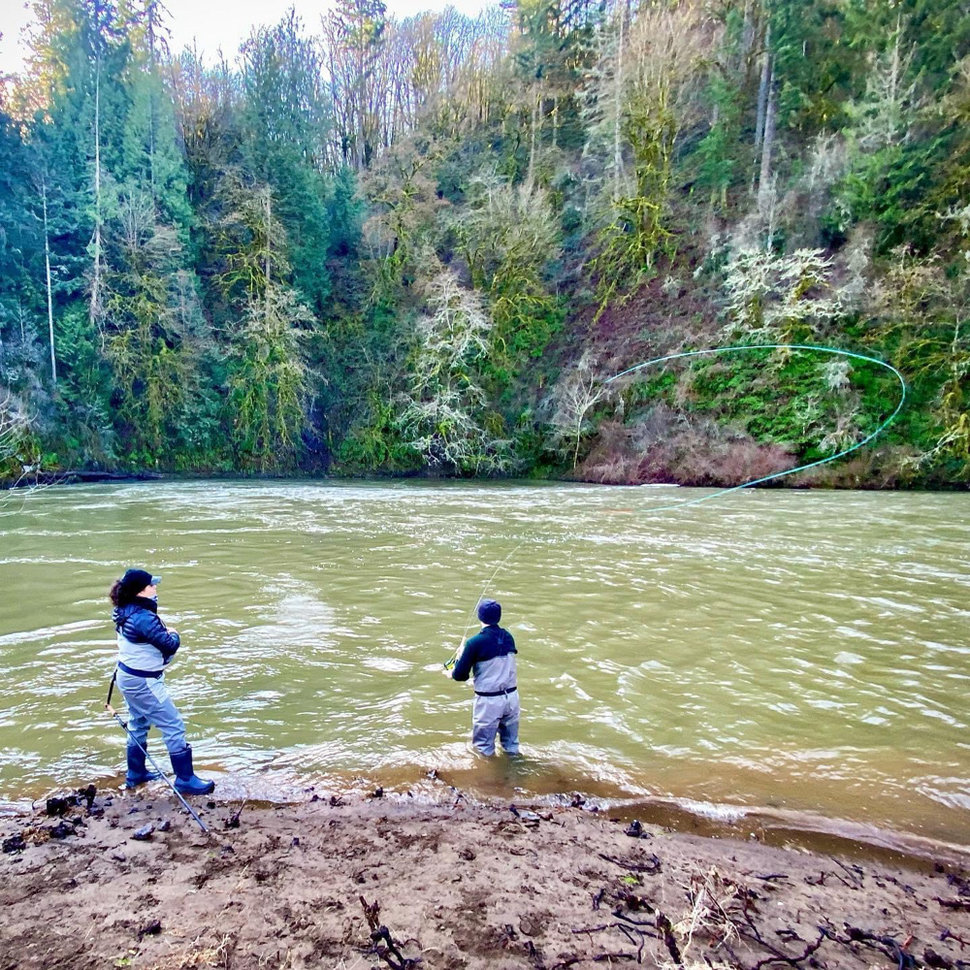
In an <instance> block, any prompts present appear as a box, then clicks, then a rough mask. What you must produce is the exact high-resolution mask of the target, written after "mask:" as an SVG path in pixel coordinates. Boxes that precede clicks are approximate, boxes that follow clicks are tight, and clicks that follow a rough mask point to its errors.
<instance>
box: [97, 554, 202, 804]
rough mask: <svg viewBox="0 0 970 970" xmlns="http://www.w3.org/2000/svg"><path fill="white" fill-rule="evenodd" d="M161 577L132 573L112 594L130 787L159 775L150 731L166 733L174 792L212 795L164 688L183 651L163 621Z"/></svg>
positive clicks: (126, 777) (121, 580)
mask: <svg viewBox="0 0 970 970" xmlns="http://www.w3.org/2000/svg"><path fill="white" fill-rule="evenodd" d="M160 582H161V577H160V576H152V574H151V573H150V572H148V571H147V570H144V569H129V570H128V571H127V572H126V573H125V574H124V576H122V577H121V579H119V580H116V581H115V583H114V585H113V586H112V587H111V592H110V593H109V594H108V596H109V599H110V600H111V602H112V603H113V604H114V607H115V608H114V610H113V611H112V614H111V615H112V619H113V620H114V623H115V629H116V630H117V631H118V669H117V671H116V672H115V676H116V677H117V683H118V687H119V688H120V689H121V693H122V694H124V697H125V702H126V703H127V704H128V715H129V716H128V752H127V755H128V773H127V775H126V776H125V787H127V788H135V787H136V786H138V785H140V784H142V783H144V782H146V781H154V780H155V779H156V778H158V777H159V776H158V775H157V774H155V772H153V771H149V770H148V769H147V768H146V767H145V758H146V754H147V745H148V729H149V728H150V727H151V726H152V725H154V726H155V727H157V728H158V729H159V731H161V732H162V740H163V741H164V742H165V747H166V748H167V749H168V754H169V757H170V758H171V760H172V768H173V769H174V771H175V788H176V790H177V791H179V792H182V793H183V794H185V795H207V794H208V793H209V792H211V791H212V790H213V789H214V788H215V787H216V786H215V782H212V781H203V780H202V779H201V778H199V777H198V776H197V775H196V774H195V771H194V770H193V767H192V748H191V747H190V746H189V744H188V742H187V741H186V740H185V724H184V723H183V721H182V717H181V715H180V714H179V712H178V710H177V708H176V707H175V704H174V702H173V701H172V698H171V697H170V696H169V693H168V688H167V687H166V685H165V667H166V666H167V665H168V664H169V663H171V661H172V658H173V657H174V656H175V654H176V651H177V650H178V649H179V647H180V646H181V642H182V641H181V639H180V637H179V635H178V633H177V632H176V631H175V630H169V629H167V628H166V626H165V624H164V623H163V622H162V621H161V619H159V616H158V588H157V587H158V584H159V583H160Z"/></svg>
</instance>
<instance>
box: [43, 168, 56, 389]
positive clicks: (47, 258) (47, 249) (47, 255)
mask: <svg viewBox="0 0 970 970" xmlns="http://www.w3.org/2000/svg"><path fill="white" fill-rule="evenodd" d="M40 185H41V202H42V204H43V207H44V265H45V268H46V271H47V330H48V334H49V336H50V344H51V381H52V382H53V383H54V384H56V383H57V357H56V356H55V354H54V299H53V293H52V292H51V244H50V232H49V231H48V227H47V180H46V179H44V180H43V181H42V182H41V183H40Z"/></svg>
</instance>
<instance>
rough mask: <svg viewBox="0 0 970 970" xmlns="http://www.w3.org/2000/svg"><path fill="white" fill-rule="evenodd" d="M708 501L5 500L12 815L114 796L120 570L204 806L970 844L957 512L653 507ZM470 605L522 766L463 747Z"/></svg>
mask: <svg viewBox="0 0 970 970" xmlns="http://www.w3.org/2000/svg"><path fill="white" fill-rule="evenodd" d="M703 494H705V493H703V492H700V491H697V490H690V489H677V488H649V487H648V488H631V489H619V488H607V487H596V486H579V485H547V484H522V483H513V484H507V483H503V484H464V483H446V484H441V483H426V482H415V483H410V482H409V483H385V482H380V483H359V482H358V483H330V482H323V483H318V482H306V483H302V482H301V483H292V482H279V483H277V482H272V483H250V482H188V483H186V482H161V483H145V484H124V485H107V486H84V487H79V486H74V487H58V488H50V489H46V490H38V491H34V492H29V493H27V492H17V493H13V492H10V493H0V698H2V701H0V803H5V804H6V805H7V806H8V807H10V806H12V805H17V806H20V805H22V804H23V803H24V802H25V801H30V800H31V799H33V798H36V797H38V796H40V795H42V794H44V793H45V792H49V791H51V790H52V789H54V788H58V789H63V788H65V787H67V786H75V785H81V784H87V783H88V782H90V781H94V782H95V783H97V784H98V785H99V786H107V785H117V784H118V783H119V781H120V778H121V771H122V760H123V749H124V735H123V733H122V731H121V729H120V727H119V726H118V725H117V723H116V722H114V721H113V720H112V719H111V718H110V717H109V716H108V715H107V714H105V713H104V710H103V704H104V700H105V696H106V692H107V686H108V680H109V678H110V675H111V670H112V667H113V656H114V649H115V648H114V631H113V628H112V626H111V624H110V621H109V605H108V603H107V599H106V593H107V589H108V587H109V586H110V584H111V582H112V580H113V579H114V578H115V577H117V576H118V575H120V574H121V572H122V571H123V570H124V569H125V568H126V567H127V566H129V565H135V566H144V567H145V568H148V569H151V570H153V571H155V572H160V573H161V574H162V575H163V577H164V579H163V583H162V585H161V588H160V598H159V604H160V609H159V612H160V614H161V615H162V616H163V618H164V619H165V620H166V622H167V623H168V624H169V625H170V626H172V627H174V628H176V629H178V631H179V632H180V633H181V635H182V639H183V646H182V649H181V651H180V652H179V654H178V657H177V658H176V661H175V662H174V663H173V665H172V667H171V668H170V672H169V673H168V674H167V676H166V680H167V682H168V684H169V688H170V690H171V692H172V694H173V696H174V698H175V700H176V703H177V704H178V705H179V707H180V709H181V711H182V713H183V714H184V715H185V717H186V720H187V722H188V731H189V737H190V740H191V741H192V742H193V746H194V748H195V753H196V767H197V769H199V771H200V774H204V775H207V776H209V777H213V778H214V779H215V780H216V781H217V783H218V785H219V789H218V792H219V793H221V794H222V795H224V796H227V797H238V798H246V797H248V798H254V799H257V798H258V799H263V798H296V797H306V796H307V794H308V793H309V791H311V790H312V791H313V792H315V793H318V794H320V795H322V796H323V795H329V794H331V793H335V792H336V793H340V792H346V791H349V790H360V791H367V790H370V789H372V788H374V787H376V786H378V785H380V786H383V787H385V788H386V789H387V790H388V791H389V792H396V793H399V794H401V796H402V797H406V796H405V795H404V793H405V792H407V791H410V792H411V794H412V795H414V796H416V797H419V796H424V797H431V798H439V799H440V798H450V797H452V795H453V794H454V790H453V789H452V788H451V787H450V786H456V787H457V788H459V789H461V790H462V791H466V792H469V793H471V794H477V795H492V796H501V797H503V798H510V799H513V798H517V797H518V798H525V797H530V798H546V799H548V800H549V801H550V802H555V801H557V800H560V799H565V800H568V799H569V798H571V797H572V795H573V794H574V793H581V794H582V795H583V796H584V797H586V798H587V799H588V800H589V801H590V802H596V801H597V800H599V801H600V802H601V803H602V804H603V805H606V806H615V805H617V804H626V803H630V804H632V803H636V804H640V803H647V804H653V805H654V806H655V807H656V806H665V807H666V809H667V810H669V811H670V812H674V813H676V812H681V813H685V814H686V816H689V817H691V818H698V819H705V818H707V819H722V820H727V821H732V820H734V821H736V822H737V821H738V820H741V821H740V822H738V824H741V825H742V826H743V825H746V824H748V822H747V821H745V820H746V819H749V818H755V817H758V818H762V819H764V818H776V819H784V820H785V823H786V824H788V825H790V826H792V827H794V828H796V829H797V828H808V829H813V828H814V829H817V830H822V831H831V832H841V833H843V834H845V833H848V834H849V835H852V834H853V833H855V834H859V833H875V832H877V831H878V832H879V833H883V834H885V833H887V832H889V833H903V834H905V835H907V836H915V837H917V838H923V839H930V840H941V841H944V842H949V843H957V844H960V845H964V846H965V845H968V844H970V825H968V821H970V733H968V731H967V722H968V719H970V711H968V703H967V696H968V687H970V624H968V619H970V494H967V493H957V494H927V493H897V492H886V493H875V492H855V493H852V492H827V491H791V490H745V491H740V492H734V493H730V494H727V495H721V496H718V497H717V498H715V499H714V500H713V501H709V502H703V503H701V504H695V505H690V506H688V507H685V508H682V509H673V510H671V509H670V508H669V506H671V505H673V504H676V503H682V502H686V501H690V500H693V499H697V498H698V497H700V496H701V495H703ZM506 559H507V562H505V564H504V565H502V566H501V568H499V569H498V571H497V573H495V575H494V579H492V580H491V582H489V579H490V577H491V576H492V574H493V571H494V570H495V568H496V566H497V565H499V564H500V563H501V562H502V561H503V560H506ZM486 584H488V585H487V593H488V595H490V596H493V597H494V598H496V599H499V600H500V601H501V602H502V603H503V606H504V609H505V615H504V617H503V625H506V626H507V627H508V628H509V629H510V630H511V632H512V633H513V635H514V636H515V638H516V641H517V643H518V646H519V683H520V690H521V698H522V708H523V718H522V740H523V753H524V757H523V758H521V759H520V760H519V761H517V762H515V763H511V764H510V763H508V762H507V761H506V760H505V759H504V758H498V759H495V760H493V761H484V760H481V759H477V758H476V757H475V756H474V755H473V754H472V753H471V751H470V748H469V746H468V733H469V723H470V717H471V690H470V687H469V686H468V685H467V684H457V683H454V682H452V681H450V680H449V679H447V678H446V677H445V676H443V674H442V661H443V660H445V659H446V658H447V657H448V656H449V654H450V653H451V652H452V651H453V649H454V648H455V646H456V645H457V643H458V642H459V640H460V638H461V636H462V634H463V632H465V630H466V626H467V625H468V624H469V623H470V621H471V617H472V614H473V610H474V607H475V604H476V603H477V600H478V597H479V595H480V594H481V593H482V592H483V591H485V587H486ZM470 629H471V630H476V631H477V629H478V627H477V624H475V625H474V626H472V627H471V628H470ZM115 703H116V704H118V706H119V707H120V708H121V709H122V710H123V705H122V704H121V703H120V698H119V696H118V694H117V693H116V694H115ZM153 737H154V738H155V740H154V742H153V744H152V746H151V750H152V751H153V753H155V754H157V755H158V756H159V757H160V758H161V757H162V754H163V748H162V745H161V743H160V740H158V738H157V735H154V734H153ZM164 763H165V765H166V766H167V761H165V762H164ZM751 824H753V823H751ZM880 838H882V836H876V837H875V840H876V841H879V839H880ZM890 841H891V839H890Z"/></svg>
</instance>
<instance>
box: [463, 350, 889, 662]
mask: <svg viewBox="0 0 970 970" xmlns="http://www.w3.org/2000/svg"><path fill="white" fill-rule="evenodd" d="M751 350H788V351H792V350H794V351H807V352H810V353H819V354H834V355H836V356H839V357H851V358H853V359H855V360H862V361H865V362H867V363H869V364H876V365H878V366H879V367H882V368H885V369H886V370H888V371H889V372H890V373H891V374H892V375H893V376H894V377H895V378H896V380H898V381H899V389H900V393H899V401H898V403H897V404H896V407H895V409H894V410H893V412H892V414H890V415H889V417H888V418H886V419H885V420H884V421H883V422H882V424H880V425H879V427H878V428H876V430H875V431H873V432H871V433H870V434H868V435H866V436H865V437H864V438H863V439H862V440H861V441H857V442H856V443H855V444H854V445H852V446H851V447H849V448H845V449H843V450H842V451H839V452H837V453H836V454H834V455H830V456H829V457H828V458H820V459H818V460H817V461H812V462H808V463H806V464H804V465H798V466H797V467H796V468H787V469H785V470H784V471H780V472H774V473H773V474H771V475H765V476H763V477H762V478H753V479H752V480H751V481H749V482H743V483H742V484H741V485H730V486H728V487H726V488H720V489H717V490H716V491H714V492H711V493H710V494H709V495H701V496H698V497H697V498H692V499H688V500H687V501H683V502H674V503H672V504H670V505H661V506H657V507H654V508H652V509H650V511H651V512H668V511H672V510H674V509H684V508H687V507H688V506H691V505H700V503H701V502H710V501H712V500H713V499H716V498H720V497H721V496H722V495H727V494H728V493H729V492H737V491H739V490H740V489H742V488H752V487H754V486H755V485H764V484H765V483H766V482H771V481H774V480H775V479H777V478H784V477H785V476H786V475H794V474H795V473H796V472H803V471H808V469H810V468H817V467H819V466H820V465H826V464H828V463H829V462H831V461H837V460H838V459H839V458H844V457H845V456H846V455H850V454H852V452H854V451H857V450H858V449H859V448H862V447H863V446H865V445H867V444H868V443H869V442H870V441H872V440H873V439H874V438H876V437H878V436H879V435H880V434H882V433H883V431H885V430H886V428H888V427H889V425H890V424H892V423H893V421H895V420H896V417H897V416H898V415H899V412H900V411H902V409H903V405H904V404H905V403H906V381H905V379H904V378H903V375H902V374H901V373H900V372H899V371H898V370H897V369H896V368H895V367H893V365H892V364H889V363H887V362H886V361H884V360H880V359H879V358H878V357H870V356H869V355H867V354H859V353H856V352H855V351H852V350H842V349H841V348H839V347H824V346H820V345H816V344H737V345H732V346H730V347H708V348H705V349H702V350H684V351H681V352H680V353H676V354H664V355H663V356H662V357H653V358H651V359H650V360H645V361H643V362H641V363H639V364H634V365H633V366H632V367H628V368H626V370H622V371H620V373H619V374H614V375H613V376H612V377H608V378H607V379H606V380H605V381H603V384H604V385H606V384H612V383H613V381H618V380H620V378H622V377H627V376H629V375H630V374H633V373H635V372H636V371H641V370H644V369H645V368H647V367H652V366H654V365H656V364H666V363H668V362H669V361H672V360H682V359H685V358H688V357H705V356H707V357H710V356H714V355H716V354H737V353H743V352H745V351H751ZM526 541H527V540H526V539H523V540H521V541H520V542H518V543H516V544H515V546H513V548H512V551H511V552H510V553H509V554H508V555H507V556H506V557H505V558H504V559H503V560H502V561H501V562H500V563H499V564H498V565H497V566H496V567H495V569H494V570H493V572H492V574H491V576H489V578H488V581H487V582H486V583H485V586H484V587H483V588H482V592H481V594H480V595H479V600H481V598H482V597H483V596H484V595H485V592H486V590H488V588H489V587H490V586H491V584H492V580H494V579H495V577H496V576H497V575H498V572H499V570H500V569H502V567H503V566H505V564H506V563H507V562H508V561H509V560H510V559H511V558H512V557H513V556H514V555H515V554H516V552H518V550H519V549H521V548H522V546H523V545H524V544H525V542H526ZM474 609H475V608H474V607H472V610H471V611H470V612H469V614H468V619H467V620H466V623H465V629H464V632H463V633H462V635H461V640H460V642H459V644H458V647H457V648H456V649H455V651H454V653H453V654H452V656H451V657H450V658H449V659H448V660H446V661H445V663H444V668H445V670H451V668H452V667H454V666H455V664H456V663H457V661H458V656H459V654H460V653H461V649H462V647H463V646H464V643H465V637H466V636H467V635H468V628H469V626H470V625H471V617H472V615H473V612H474Z"/></svg>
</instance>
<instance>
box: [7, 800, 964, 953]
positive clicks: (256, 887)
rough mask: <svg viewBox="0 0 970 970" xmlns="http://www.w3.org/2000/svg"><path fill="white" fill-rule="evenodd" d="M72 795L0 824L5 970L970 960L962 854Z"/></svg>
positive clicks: (402, 807)
mask: <svg viewBox="0 0 970 970" xmlns="http://www.w3.org/2000/svg"><path fill="white" fill-rule="evenodd" d="M70 801H77V802H78V804H74V805H72V804H66V805H65V804H54V805H52V806H50V808H51V810H52V811H53V812H55V814H53V815H49V814H47V812H46V811H45V810H44V809H43V808H41V809H40V810H39V811H38V812H36V813H34V814H32V815H30V816H24V815H21V816H16V817H7V818H4V819H0V835H2V838H3V843H4V845H3V848H4V852H3V855H2V856H0V970H12V968H18V970H19V968H42V967H43V968H59V967H64V968H68V967H69V968H71V970H86V968H105V967H107V968H111V967H129V966H130V967H137V968H158V970H162V968H165V970H176V968H190V967H191V968H195V967H225V968H239V970H249V968H252V970H256V968H266V967H273V968H282V967H290V968H300V967H357V968H362V970H363V968H367V967H394V968H399V970H403V968H406V967H407V968H410V967H417V966H419V965H420V966H421V967H424V968H448V970H451V968H455V970H457V968H486V967H487V968H515V967H526V968H533V970H541V968H544V970H553V968H566V967H577V968H584V967H588V968H592V967H602V966H612V965H617V964H622V965H625V966H633V965H636V964H637V963H642V964H645V965H647V966H658V965H659V966H669V967H675V966H678V965H681V966H687V967H690V966H697V967H706V966H715V967H737V968H742V967H743V968H746V970H754V968H757V970H761V968H768V967H797V968H809V967H815V968H844V970H854V968H863V967H886V968H891V967H900V968H904V967H922V966H928V967H943V968H963V967H970V882H968V878H967V871H966V869H965V868H964V867H963V866H962V865H960V864H959V863H955V862H954V861H953V859H952V858H950V859H949V860H948V861H947V862H946V864H937V865H935V866H934V865H933V864H932V863H931V862H930V863H926V864H916V863H913V864H909V865H907V864H900V863H899V862H895V863H894V862H890V861H886V860H885V859H877V860H876V861H872V859H871V858H870V859H869V860H864V859H860V856H859V855H858V854H853V855H852V856H843V857H841V858H840V857H838V856H836V855H829V854H823V853H813V852H807V851H804V850H801V849H793V848H783V847H777V846H769V845H765V844H763V843H761V842H760V841H757V840H753V839H752V840H749V841H739V840H732V839H724V838H711V837H705V836H699V835H692V834H684V833H677V832H671V831H668V830H664V829H662V828H659V827H655V826H647V825H640V824H639V823H634V824H633V825H631V824H630V823H629V821H626V820H624V821H618V820H616V819H611V818H609V817H607V816H606V814H605V813H595V812H591V811H588V810H586V808H584V807H581V806H580V805H579V804H578V803H579V801H580V800H579V799H577V806H576V807H571V808H570V807H563V808H560V809H556V810H550V809H549V808H548V807H535V806H533V807H529V806H526V805H524V804H517V805H516V806H515V807H514V809H513V808H512V807H510V806H509V804H508V803H502V804H490V805H481V804H471V803H469V801H468V800H467V799H464V798H462V797H461V796H460V794H459V795H456V796H455V797H454V799H449V800H448V801H447V802H445V803H444V804H437V805H436V804H427V803H422V804H416V803H415V802H414V801H413V800H408V799H407V798H404V797H397V796H386V797H383V798H370V799H354V800H352V801H351V800H347V801H346V802H344V800H342V799H336V798H335V799H321V800H315V801H310V802H305V803H301V804H297V805H285V806H258V807H254V806H251V805H244V806H240V804H239V803H235V804H232V805H227V804H222V803H218V802H207V801H206V800H198V804H197V807H198V809H199V810H200V812H201V815H202V818H203V821H204V822H205V824H206V825H207V826H208V828H209V832H208V833H207V834H206V833H203V832H202V831H201V830H200V828H199V827H198V826H197V825H196V824H195V822H193V821H192V819H191V818H190V817H188V816H187V815H186V814H185V813H184V812H183V811H182V810H180V807H179V805H178V803H177V802H175V800H174V799H173V798H172V797H171V796H170V795H169V794H167V793H166V791H165V790H160V789H158V788H155V789H154V790H150V791H143V792H141V793H139V794H137V795H119V794H117V793H114V794H108V795H104V796H102V795H101V794H100V793H98V794H95V793H94V792H93V791H90V792H89V797H88V798H84V797H81V798H75V799H71V800H70ZM56 813H61V814H56ZM967 862H968V863H970V859H968V860H967Z"/></svg>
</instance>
